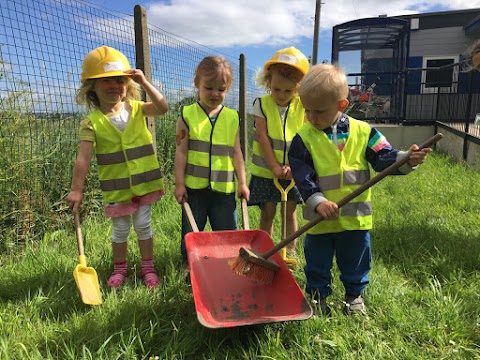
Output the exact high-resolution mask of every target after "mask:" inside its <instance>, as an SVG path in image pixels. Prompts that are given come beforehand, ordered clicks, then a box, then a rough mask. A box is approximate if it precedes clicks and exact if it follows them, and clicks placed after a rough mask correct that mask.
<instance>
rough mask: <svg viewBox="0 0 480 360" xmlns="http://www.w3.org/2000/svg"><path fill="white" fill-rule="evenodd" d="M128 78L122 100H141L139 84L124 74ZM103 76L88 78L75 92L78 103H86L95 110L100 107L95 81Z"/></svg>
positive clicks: (88, 107)
mask: <svg viewBox="0 0 480 360" xmlns="http://www.w3.org/2000/svg"><path fill="white" fill-rule="evenodd" d="M122 77H124V78H125V79H126V80H127V91H126V95H125V98H123V99H122V101H126V100H140V98H141V97H140V90H139V85H138V84H137V83H136V82H135V81H133V80H132V79H131V78H130V77H128V76H122ZM101 79H103V78H98V79H88V80H86V81H85V82H84V83H83V84H82V85H81V86H80V88H79V89H78V90H77V92H76V94H75V100H76V102H77V104H79V105H83V104H86V106H87V109H88V110H94V109H97V108H99V107H100V101H99V100H98V96H97V94H96V93H95V90H94V86H95V81H97V80H101Z"/></svg>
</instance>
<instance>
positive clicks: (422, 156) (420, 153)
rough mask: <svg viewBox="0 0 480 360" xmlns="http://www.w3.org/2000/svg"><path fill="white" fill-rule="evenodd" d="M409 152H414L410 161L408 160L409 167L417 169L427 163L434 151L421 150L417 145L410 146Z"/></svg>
mask: <svg viewBox="0 0 480 360" xmlns="http://www.w3.org/2000/svg"><path fill="white" fill-rule="evenodd" d="M408 150H409V151H411V152H412V155H410V160H408V165H410V166H411V167H415V166H417V165H420V164H422V163H423V162H425V160H426V159H427V154H428V153H429V152H431V151H432V149H431V148H424V149H422V150H419V147H418V145H416V144H414V145H412V146H410V148H409V149H408Z"/></svg>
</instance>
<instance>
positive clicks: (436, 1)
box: [87, 0, 480, 70]
mask: <svg viewBox="0 0 480 360" xmlns="http://www.w3.org/2000/svg"><path fill="white" fill-rule="evenodd" d="M87 2H90V3H93V4H96V5H98V6H100V7H102V8H104V9H107V10H114V11H118V12H121V13H125V14H129V15H131V14H133V9H134V6H135V5H142V6H143V7H144V8H145V9H146V10H147V19H148V22H149V23H151V24H153V25H154V26H155V27H157V28H160V29H162V30H165V31H167V32H169V33H172V34H174V35H177V36H180V37H183V38H185V39H188V40H191V41H194V42H196V43H198V44H200V45H203V46H206V47H208V48H211V49H213V50H216V51H218V52H220V53H223V54H225V55H228V56H232V57H234V58H237V59H238V57H239V55H240V54H244V55H245V58H246V61H247V66H248V67H251V68H254V69H257V68H260V67H262V66H263V64H264V63H265V62H266V61H267V60H269V59H270V58H271V57H272V55H273V54H274V53H275V52H276V51H277V50H279V49H283V48H286V47H289V46H295V47H296V48H297V49H299V50H300V51H302V52H303V53H304V54H305V55H306V56H307V57H311V56H312V53H313V34H314V25H315V8H316V3H317V0H148V1H141V0H137V1H135V0H87ZM471 8H480V0H427V1H419V0H390V1H386V0H323V1H322V4H321V6H320V21H319V23H320V32H319V44H318V54H317V62H318V63H320V62H322V61H323V60H327V61H330V59H331V42H332V27H333V26H335V25H338V24H342V23H345V22H347V21H352V20H356V19H362V18H368V17H378V16H379V15H387V16H396V15H409V14H415V13H428V12H436V11H449V10H462V9H471ZM346 70H348V69H346Z"/></svg>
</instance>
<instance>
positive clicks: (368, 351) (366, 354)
mask: <svg viewBox="0 0 480 360" xmlns="http://www.w3.org/2000/svg"><path fill="white" fill-rule="evenodd" d="M478 183H480V173H478V172H476V171H474V170H472V169H471V168H468V167H467V166H465V165H462V164H459V163H454V162H452V161H451V160H450V159H449V158H447V157H445V156H443V155H440V154H433V155H432V156H430V157H429V161H427V163H426V164H424V165H423V166H422V167H421V168H420V169H419V170H418V171H417V172H415V173H412V174H410V175H408V176H400V177H393V176H391V177H389V178H386V179H384V180H382V182H380V183H379V184H378V185H375V188H374V192H373V193H374V209H375V210H374V229H373V230H372V243H373V245H372V246H373V269H372V271H371V273H370V278H371V284H370V285H369V287H368V288H367V291H366V293H365V299H366V302H367V306H368V308H367V309H368V312H369V319H367V318H364V317H348V316H345V315H343V313H342V311H341V300H342V298H343V288H342V285H341V283H340V282H339V280H338V275H339V274H338V269H337V268H334V276H335V279H334V283H333V289H334V293H333V295H332V296H331V297H330V298H329V302H330V304H331V306H332V307H333V313H332V314H331V316H328V317H325V316H314V317H313V318H311V319H309V320H306V321H301V322H297V321H291V322H282V323H271V324H263V325H255V326H247V327H237V328H230V329H217V330H212V329H207V328H204V327H202V326H201V325H200V324H199V323H198V321H197V319H196V313H195V306H194V301H193V297H192V294H191V289H190V287H189V286H187V285H186V284H185V283H184V282H183V278H182V275H181V273H180V271H179V264H180V262H181V260H180V259H181V257H180V251H179V238H180V216H181V211H180V207H179V205H178V204H176V202H175V200H174V199H173V196H172V191H169V193H168V195H167V196H165V197H164V198H163V199H162V200H161V201H160V202H159V203H158V204H156V205H155V206H154V209H153V212H154V215H153V219H154V222H153V223H154V230H155V234H156V240H155V241H156V242H155V252H156V257H157V268H158V270H159V272H160V273H161V274H162V276H163V284H162V286H161V287H160V288H159V289H155V290H154V291H149V290H148V289H146V288H145V286H143V284H142V282H141V279H140V278H139V275H138V273H139V269H138V268H136V266H138V264H139V258H138V257H139V255H138V247H137V244H136V241H135V239H134V237H133V235H132V238H131V241H129V264H130V266H131V267H132V269H131V274H132V275H131V276H130V277H129V280H128V282H127V284H126V285H125V286H124V287H122V288H121V289H118V290H109V289H107V288H106V286H105V281H106V278H107V276H108V274H109V272H110V270H111V251H110V240H109V231H110V223H109V221H108V220H106V219H105V218H103V217H90V218H85V219H84V223H83V227H82V229H83V232H84V237H85V239H86V247H85V250H86V255H87V264H88V265H89V266H92V267H94V268H95V269H96V271H97V273H98V275H99V278H100V283H101V290H102V293H103V299H104V303H103V304H102V305H101V306H97V307H89V306H86V305H84V304H82V302H81V301H80V298H79V296H78V293H77V291H76V286H75V282H74V279H73V275H72V271H73V269H74V268H75V266H76V265H77V250H76V241H75V235H74V231H73V227H72V228H71V229H70V231H65V230H59V231H55V232H52V233H49V234H48V235H47V236H45V238H44V239H43V241H41V242H39V243H38V244H35V245H32V246H28V247H26V248H25V249H24V251H21V252H20V251H19V252H18V253H17V254H10V255H3V256H0V359H5V360H9V359H109V360H112V359H149V358H155V357H157V358H158V359H169V360H170V359H320V358H326V359H356V360H358V359H382V360H383V359H412V360H413V359H479V358H480V311H479V308H480V307H479V305H478V304H479V302H480V271H479V270H480V265H479V264H480V243H479V239H480V226H479V221H478V219H479V215H478V214H480V199H479V197H478V196H477V195H476V193H475V188H476V186H475V184H478ZM249 213H250V217H251V221H250V225H251V228H256V227H257V226H258V209H256V208H249ZM70 220H71V219H67V221H70ZM70 222H71V223H73V221H70ZM279 224H280V219H279V218H277V219H276V225H277V226H276V233H275V236H274V238H276V239H278V238H279V233H278V232H279V228H280V226H278V225H279ZM299 245H300V246H301V240H300V243H299ZM299 249H301V247H299ZM299 254H300V255H301V254H302V252H301V250H300V251H299ZM299 261H300V263H301V264H303V258H302V256H299ZM294 275H295V277H296V279H297V281H298V283H299V284H300V286H301V287H303V286H304V285H305V281H304V276H303V272H302V269H301V268H299V269H297V270H295V272H294ZM285 296H288V294H285ZM279 301H281V299H279Z"/></svg>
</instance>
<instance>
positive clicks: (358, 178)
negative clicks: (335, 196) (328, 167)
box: [343, 170, 370, 185]
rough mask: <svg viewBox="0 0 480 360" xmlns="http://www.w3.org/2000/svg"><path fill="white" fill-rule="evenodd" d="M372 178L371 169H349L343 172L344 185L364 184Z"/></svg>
mask: <svg viewBox="0 0 480 360" xmlns="http://www.w3.org/2000/svg"><path fill="white" fill-rule="evenodd" d="M368 180H370V171H368V170H349V171H344V172H343V184H344V185H363V184H365V183H366V182H367V181H368Z"/></svg>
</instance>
